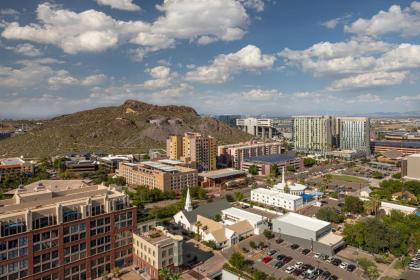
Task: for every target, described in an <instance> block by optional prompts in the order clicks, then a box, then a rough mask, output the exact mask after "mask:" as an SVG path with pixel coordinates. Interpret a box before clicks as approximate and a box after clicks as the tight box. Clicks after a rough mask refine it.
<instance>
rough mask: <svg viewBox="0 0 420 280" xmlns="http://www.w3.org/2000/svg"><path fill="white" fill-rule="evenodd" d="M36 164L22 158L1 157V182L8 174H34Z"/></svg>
mask: <svg viewBox="0 0 420 280" xmlns="http://www.w3.org/2000/svg"><path fill="white" fill-rule="evenodd" d="M34 168H35V165H34V164H33V163H32V162H30V161H24V160H23V159H21V158H5V159H0V182H1V181H2V179H4V178H5V177H7V176H15V175H20V174H33V173H34Z"/></svg>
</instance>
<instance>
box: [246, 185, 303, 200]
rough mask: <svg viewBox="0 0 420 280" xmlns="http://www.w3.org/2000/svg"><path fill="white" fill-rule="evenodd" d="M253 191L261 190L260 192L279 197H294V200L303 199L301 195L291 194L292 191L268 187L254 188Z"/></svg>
mask: <svg viewBox="0 0 420 280" xmlns="http://www.w3.org/2000/svg"><path fill="white" fill-rule="evenodd" d="M251 192H259V193H262V194H265V195H272V196H277V197H279V198H284V199H292V200H298V199H303V198H302V197H301V196H299V195H294V194H290V193H283V192H280V191H275V190H270V189H266V188H256V189H253V190H252V191H251Z"/></svg>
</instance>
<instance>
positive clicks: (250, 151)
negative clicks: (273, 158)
mask: <svg viewBox="0 0 420 280" xmlns="http://www.w3.org/2000/svg"><path fill="white" fill-rule="evenodd" d="M284 152H285V148H284V147H282V144H281V143H280V142H257V141H249V142H245V143H238V144H231V145H221V146H219V147H218V148H217V156H218V159H219V162H220V163H221V164H223V165H225V166H228V167H233V168H236V169H240V168H241V163H242V162H243V161H244V159H250V158H254V157H258V156H266V155H278V154H282V153H284Z"/></svg>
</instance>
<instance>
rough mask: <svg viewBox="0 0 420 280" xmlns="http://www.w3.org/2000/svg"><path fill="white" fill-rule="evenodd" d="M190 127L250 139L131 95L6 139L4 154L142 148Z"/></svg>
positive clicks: (228, 139) (1, 144) (225, 139)
mask: <svg viewBox="0 0 420 280" xmlns="http://www.w3.org/2000/svg"><path fill="white" fill-rule="evenodd" d="M187 131H195V132H200V133H202V134H205V135H212V136H214V137H216V138H217V139H218V142H219V143H234V142H238V141H244V140H248V139H250V136H249V135H248V134H245V133H243V132H241V131H240V130H238V129H236V128H233V127H230V126H228V125H227V124H224V123H222V122H219V121H217V120H215V119H212V118H206V117H200V116H199V115H198V114H197V112H196V111H195V110H194V109H193V108H190V107H185V106H172V105H171V106H158V105H152V104H147V103H144V102H140V101H136V100H127V101H126V102H125V103H124V104H122V105H121V106H114V107H102V108H96V109H92V110H87V111H81V112H77V113H73V114H68V115H63V116H59V117H56V118H53V119H50V120H47V121H44V122H43V123H42V124H40V125H38V126H36V127H35V128H34V129H32V130H30V131H28V132H27V133H25V134H22V135H19V136H16V137H13V138H8V139H5V140H1V141H0V157H8V156H21V155H23V156H25V157H46V156H54V155H63V154H65V153H67V152H70V151H104V152H108V153H142V152H147V151H148V150H149V149H150V148H164V147H165V140H166V138H167V137H168V136H169V135H171V134H183V133H184V132H187Z"/></svg>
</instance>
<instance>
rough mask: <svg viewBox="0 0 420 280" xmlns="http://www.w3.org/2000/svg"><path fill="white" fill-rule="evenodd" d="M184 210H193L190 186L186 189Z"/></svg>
mask: <svg viewBox="0 0 420 280" xmlns="http://www.w3.org/2000/svg"><path fill="white" fill-rule="evenodd" d="M184 209H185V211H187V212H191V211H192V210H193V207H192V203H191V196H190V188H188V190H187V197H186V199H185V207H184Z"/></svg>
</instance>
